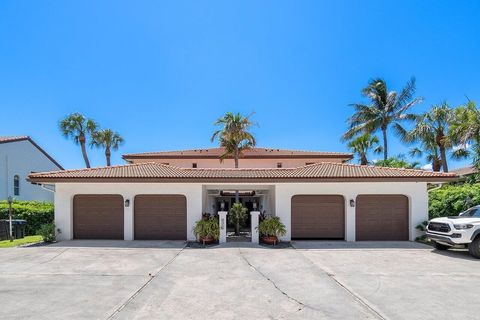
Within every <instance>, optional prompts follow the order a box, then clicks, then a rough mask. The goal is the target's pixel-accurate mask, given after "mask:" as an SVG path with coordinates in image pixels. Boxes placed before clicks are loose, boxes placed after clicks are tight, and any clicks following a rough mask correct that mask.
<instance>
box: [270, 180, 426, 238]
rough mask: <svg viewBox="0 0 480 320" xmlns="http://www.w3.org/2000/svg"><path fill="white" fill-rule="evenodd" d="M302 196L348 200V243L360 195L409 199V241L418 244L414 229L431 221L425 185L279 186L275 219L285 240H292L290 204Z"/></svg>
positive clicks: (369, 183)
mask: <svg viewBox="0 0 480 320" xmlns="http://www.w3.org/2000/svg"><path fill="white" fill-rule="evenodd" d="M299 194H330V195H342V196H343V197H344V199H345V238H346V239H345V240H347V241H355V207H350V199H354V200H355V201H356V197H357V196H358V195H367V194H401V195H405V196H407V197H408V203H409V209H410V210H409V211H410V212H409V221H410V230H409V239H410V241H413V240H415V238H416V237H417V236H418V235H419V232H418V231H417V230H416V229H415V227H416V226H417V225H418V224H420V223H421V222H423V221H425V220H428V193H427V183H426V182H344V183H279V184H277V185H276V195H275V199H276V200H275V206H276V212H275V213H276V215H277V216H279V217H280V219H281V220H282V221H283V223H284V224H285V226H286V229H287V234H286V235H285V237H283V238H282V240H286V241H290V240H291V232H290V231H291V200H292V197H293V196H294V195H299Z"/></svg>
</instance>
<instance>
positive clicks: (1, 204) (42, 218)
mask: <svg viewBox="0 0 480 320" xmlns="http://www.w3.org/2000/svg"><path fill="white" fill-rule="evenodd" d="M12 209H13V218H14V219H23V220H27V227H26V233H27V235H35V234H37V232H38V230H39V229H40V226H41V225H42V224H44V223H53V219H54V207H53V203H50V202H36V201H15V202H14V203H13V204H12ZM0 219H8V203H7V202H6V201H0Z"/></svg>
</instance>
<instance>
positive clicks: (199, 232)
mask: <svg viewBox="0 0 480 320" xmlns="http://www.w3.org/2000/svg"><path fill="white" fill-rule="evenodd" d="M193 233H194V234H195V237H197V238H199V237H202V238H206V237H208V236H210V237H212V238H213V239H215V240H218V238H219V237H220V226H219V225H218V218H216V217H208V218H202V219H200V220H198V221H197V222H195V227H194V228H193Z"/></svg>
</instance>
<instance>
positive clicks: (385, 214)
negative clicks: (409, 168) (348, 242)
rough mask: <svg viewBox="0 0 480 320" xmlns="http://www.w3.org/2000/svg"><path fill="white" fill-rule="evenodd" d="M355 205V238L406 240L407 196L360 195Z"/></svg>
mask: <svg viewBox="0 0 480 320" xmlns="http://www.w3.org/2000/svg"><path fill="white" fill-rule="evenodd" d="M356 202H357V205H356V219H355V221H356V239H357V240H408V198H407V197H406V196H403V195H361V196H358V197H357V201H356Z"/></svg>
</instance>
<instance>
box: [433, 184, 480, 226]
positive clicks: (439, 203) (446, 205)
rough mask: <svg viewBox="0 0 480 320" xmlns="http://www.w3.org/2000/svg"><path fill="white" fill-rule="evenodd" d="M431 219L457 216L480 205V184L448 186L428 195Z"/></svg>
mask: <svg viewBox="0 0 480 320" xmlns="http://www.w3.org/2000/svg"><path fill="white" fill-rule="evenodd" d="M428 198H429V207H428V216H429V219H433V218H438V217H447V216H456V215H458V214H459V213H460V212H462V211H464V210H466V209H468V208H470V207H472V206H474V205H479V204H480V184H478V183H477V184H463V185H447V186H444V187H442V188H440V189H436V190H432V191H430V192H429V194H428Z"/></svg>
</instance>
